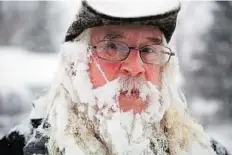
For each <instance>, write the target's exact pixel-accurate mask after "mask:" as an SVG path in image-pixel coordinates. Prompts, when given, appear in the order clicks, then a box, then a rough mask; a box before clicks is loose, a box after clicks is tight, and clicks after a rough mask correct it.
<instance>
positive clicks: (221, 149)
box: [211, 140, 231, 155]
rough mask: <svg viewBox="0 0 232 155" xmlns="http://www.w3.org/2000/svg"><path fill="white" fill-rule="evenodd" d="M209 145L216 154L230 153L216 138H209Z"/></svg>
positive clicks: (228, 154) (224, 154)
mask: <svg viewBox="0 0 232 155" xmlns="http://www.w3.org/2000/svg"><path fill="white" fill-rule="evenodd" d="M211 147H212V148H213V150H214V151H215V152H216V154H217V155H231V154H230V153H229V152H228V151H227V150H226V148H225V147H224V146H223V145H222V144H220V143H219V142H217V141H216V140H211Z"/></svg>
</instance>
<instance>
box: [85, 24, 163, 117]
mask: <svg viewBox="0 0 232 155" xmlns="http://www.w3.org/2000/svg"><path fill="white" fill-rule="evenodd" d="M109 34H110V35H120V36H123V37H119V38H114V39H112V40H114V41H120V42H123V43H125V44H127V45H128V46H130V47H143V46H145V45H151V44H162V32H161V31H160V30H159V29H158V28H155V27H153V26H129V25H128V26H115V25H110V26H101V27H94V28H92V29H91V30H90V44H91V45H93V46H94V45H96V44H97V43H98V42H99V41H101V40H103V39H104V37H105V36H107V35H109ZM148 38H153V40H151V39H148ZM95 61H96V62H97V64H99V67H100V68H101V70H102V71H103V72H104V74H105V76H106V78H107V80H108V81H111V80H114V79H116V78H118V77H120V76H132V77H141V78H143V79H144V80H146V81H150V82H151V83H152V84H154V85H157V86H159V85H160V71H161V67H160V66H159V65H154V64H146V63H144V62H143V61H142V60H141V58H140V55H139V52H138V50H136V49H133V50H131V52H130V55H129V56H128V57H127V59H126V60H124V61H109V60H104V59H102V58H100V57H98V56H97V55H96V52H95V51H94V50H93V51H92V56H91V58H90V63H89V67H90V70H89V74H90V78H91V82H92V84H93V86H94V88H97V87H100V86H103V85H104V84H106V83H107V81H106V79H105V78H104V77H103V76H102V74H101V72H100V70H99V69H98V67H97V65H96V62H95ZM119 105H120V109H121V110H122V111H128V110H133V111H134V112H135V113H140V112H142V111H143V110H144V109H145V108H146V104H144V103H143V101H142V100H141V98H138V97H135V96H133V95H132V96H128V95H124V94H120V96H119Z"/></svg>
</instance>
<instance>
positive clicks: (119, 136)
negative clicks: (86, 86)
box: [69, 76, 168, 155]
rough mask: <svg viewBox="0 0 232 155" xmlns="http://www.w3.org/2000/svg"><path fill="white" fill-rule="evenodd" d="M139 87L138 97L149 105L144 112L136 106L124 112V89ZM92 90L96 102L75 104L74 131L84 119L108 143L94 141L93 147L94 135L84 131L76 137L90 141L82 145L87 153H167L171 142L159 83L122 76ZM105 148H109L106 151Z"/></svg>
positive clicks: (92, 130) (93, 131) (72, 112)
mask: <svg viewBox="0 0 232 155" xmlns="http://www.w3.org/2000/svg"><path fill="white" fill-rule="evenodd" d="M79 77H80V76H79ZM135 90H136V91H137V92H139V96H138V97H140V98H141V99H142V100H143V101H144V104H147V107H146V109H145V110H144V111H143V112H142V113H141V114H135V113H134V112H133V110H131V111H128V112H122V111H121V110H120V106H119V103H118V102H119V101H118V97H119V95H120V93H121V92H126V93H127V95H131V93H133V91H135ZM88 94H89V97H90V96H91V95H90V94H92V98H94V99H95V104H90V103H87V104H83V103H82V104H81V103H78V104H76V105H75V106H73V108H72V109H71V112H70V116H71V119H70V122H69V124H72V125H71V126H72V128H73V129H72V131H76V129H77V128H79V127H80V125H81V124H78V122H80V120H81V121H83V120H84V122H82V123H83V124H84V125H86V128H88V129H87V130H89V131H90V133H91V135H92V136H95V138H96V139H97V141H98V143H101V144H102V145H103V146H104V147H102V145H98V146H99V149H96V148H97V147H96V146H97V144H96V143H94V145H92V147H93V148H95V149H93V148H91V145H90V143H89V141H90V139H89V138H86V137H88V136H87V135H89V133H87V134H83V135H85V136H86V137H84V136H82V138H80V134H82V133H80V134H78V136H75V139H76V140H77V141H78V142H81V143H86V144H83V146H82V148H84V150H85V152H87V153H86V154H118V155H121V154H128V155H134V154H149V155H152V154H157V155H161V154H162V155H163V154H165V151H166V150H167V148H168V142H167V139H166V136H165V134H164V131H163V128H162V126H161V124H160V121H161V119H162V118H163V114H164V112H165V110H166V109H165V108H164V104H161V95H160V91H159V90H158V89H157V88H156V86H155V85H153V84H151V82H146V81H145V80H143V79H141V78H135V77H120V78H119V79H115V80H113V81H110V82H108V83H107V84H105V85H104V86H102V87H99V88H96V89H92V93H88ZM83 97H84V96H83ZM80 98H81V97H80ZM90 98H91V97H90ZM131 104H133V103H131ZM80 118H81V119H80ZM74 124H76V125H74ZM83 124H82V125H83ZM79 130H80V129H79ZM81 131H83V129H82V130H81ZM74 135H76V134H74ZM96 139H95V140H92V141H96ZM102 148H105V149H104V151H103V150H102ZM102 151H103V152H104V153H103V152H102ZM107 152H108V153H107Z"/></svg>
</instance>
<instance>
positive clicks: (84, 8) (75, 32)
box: [65, 0, 180, 42]
mask: <svg viewBox="0 0 232 155" xmlns="http://www.w3.org/2000/svg"><path fill="white" fill-rule="evenodd" d="M179 10H180V2H179V1H177V0H170V1H164V0H157V1H152V0H134V1H131V0H88V1H87V0H82V2H81V7H80V10H79V13H78V14H77V15H76V19H75V20H74V22H73V23H72V24H71V26H70V27H69V29H68V32H67V34H66V36H65V42H67V41H73V40H74V39H75V38H76V37H77V36H79V35H80V34H81V33H82V32H83V31H84V30H85V29H87V28H91V27H96V26H103V25H131V24H133V25H153V26H157V27H159V28H160V30H161V31H162V32H163V33H164V36H165V37H166V39H167V42H169V41H170V39H171V36H172V34H173V32H174V30H175V27H176V19H177V14H178V12H179Z"/></svg>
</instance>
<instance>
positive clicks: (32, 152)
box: [0, 119, 229, 155]
mask: <svg viewBox="0 0 232 155" xmlns="http://www.w3.org/2000/svg"><path fill="white" fill-rule="evenodd" d="M41 122H42V119H31V120H30V127H31V129H30V135H25V134H20V133H21V132H20V131H17V130H15V131H12V132H11V133H9V134H8V135H7V136H5V137H3V138H2V139H1V140H0V154H2V155H49V154H48V149H47V147H46V144H47V142H48V139H49V137H47V136H44V137H43V136H42V135H41V134H40V133H39V132H38V133H36V135H35V138H36V139H35V140H34V141H32V142H30V143H28V144H27V140H26V139H28V137H31V136H32V135H33V131H35V130H36V128H38V126H39V125H40V124H41ZM44 127H45V128H49V125H48V124H45V126H44ZM211 146H212V148H213V150H214V151H215V152H216V154H217V155H229V153H228V152H227V151H226V149H225V148H224V147H223V146H222V145H221V144H219V143H218V142H216V141H214V140H212V141H211ZM167 151H168V150H167ZM60 155H62V151H60Z"/></svg>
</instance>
